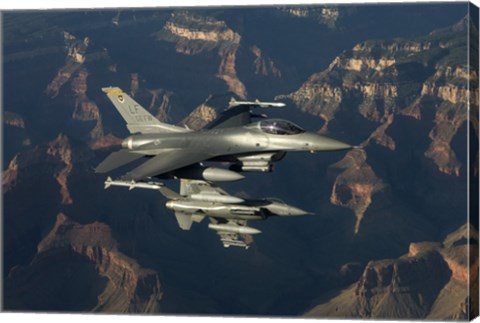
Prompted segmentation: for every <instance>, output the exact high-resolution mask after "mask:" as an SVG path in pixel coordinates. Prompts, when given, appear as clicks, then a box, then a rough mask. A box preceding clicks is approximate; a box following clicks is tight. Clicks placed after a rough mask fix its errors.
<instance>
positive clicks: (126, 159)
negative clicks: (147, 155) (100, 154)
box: [95, 150, 143, 173]
mask: <svg viewBox="0 0 480 323" xmlns="http://www.w3.org/2000/svg"><path fill="white" fill-rule="evenodd" d="M142 157H143V155H140V154H132V153H130V152H128V151H127V150H119V151H116V152H114V153H111V154H110V155H109V156H108V157H107V158H105V160H104V161H103V162H101V163H100V164H99V165H98V166H97V168H95V172H96V173H107V172H109V171H111V170H114V169H116V168H118V167H120V166H123V165H126V164H128V163H131V162H133V161H134V160H137V159H140V158H142Z"/></svg>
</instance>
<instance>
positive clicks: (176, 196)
mask: <svg viewBox="0 0 480 323" xmlns="http://www.w3.org/2000/svg"><path fill="white" fill-rule="evenodd" d="M159 191H160V193H162V195H163V196H165V197H166V198H167V199H169V200H178V199H181V198H182V196H181V195H180V194H178V193H177V192H174V191H172V190H171V189H169V188H168V187H165V186H163V187H161V188H160V189H159Z"/></svg>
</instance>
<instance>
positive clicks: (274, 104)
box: [228, 98, 286, 109]
mask: <svg viewBox="0 0 480 323" xmlns="http://www.w3.org/2000/svg"><path fill="white" fill-rule="evenodd" d="M242 105H244V106H255V107H260V108H281V107H284V106H285V105H286V104H285V103H283V102H263V101H260V100H258V99H257V100H255V101H237V100H235V99H234V98H232V99H230V101H229V102H228V109H230V108H234V107H237V106H242Z"/></svg>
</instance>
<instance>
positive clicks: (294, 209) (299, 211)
mask: <svg viewBox="0 0 480 323" xmlns="http://www.w3.org/2000/svg"><path fill="white" fill-rule="evenodd" d="M288 213H289V214H290V215H292V216H296V215H307V214H311V213H310V212H307V211H305V210H302V209H300V208H298V207H294V206H290V207H289V208H288Z"/></svg>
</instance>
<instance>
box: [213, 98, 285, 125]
mask: <svg viewBox="0 0 480 323" xmlns="http://www.w3.org/2000/svg"><path fill="white" fill-rule="evenodd" d="M283 106H285V104H284V103H281V102H260V101H258V100H256V101H236V100H235V99H233V98H232V99H231V100H230V102H229V105H228V108H227V109H226V110H225V111H223V112H222V115H221V116H220V118H218V119H216V120H214V121H212V122H211V123H210V124H208V125H207V126H206V127H205V128H206V129H213V128H231V127H241V126H244V125H246V124H249V123H250V122H251V120H252V117H253V118H265V117H266V116H265V115H261V114H253V113H252V109H253V108H257V107H260V108H272V107H283Z"/></svg>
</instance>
